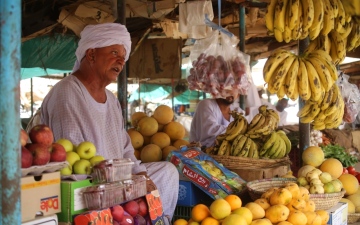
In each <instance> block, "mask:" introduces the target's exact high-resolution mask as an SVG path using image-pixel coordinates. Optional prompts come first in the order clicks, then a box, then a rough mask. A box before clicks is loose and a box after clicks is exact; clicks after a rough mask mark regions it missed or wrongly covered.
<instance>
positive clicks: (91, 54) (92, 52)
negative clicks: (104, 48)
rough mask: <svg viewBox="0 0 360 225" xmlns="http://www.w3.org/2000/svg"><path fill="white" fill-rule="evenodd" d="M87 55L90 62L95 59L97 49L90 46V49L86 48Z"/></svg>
mask: <svg viewBox="0 0 360 225" xmlns="http://www.w3.org/2000/svg"><path fill="white" fill-rule="evenodd" d="M85 57H86V59H87V60H88V61H90V62H92V61H94V59H95V49H93V48H90V49H88V50H86V52H85Z"/></svg>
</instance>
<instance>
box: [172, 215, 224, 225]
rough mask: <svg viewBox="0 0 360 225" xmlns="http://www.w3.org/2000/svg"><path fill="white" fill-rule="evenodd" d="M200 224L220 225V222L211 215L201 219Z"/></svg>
mask: <svg viewBox="0 0 360 225" xmlns="http://www.w3.org/2000/svg"><path fill="white" fill-rule="evenodd" d="M174 225H175V224H174ZM201 225H220V222H219V221H218V220H217V219H214V218H213V217H206V218H205V219H204V220H203V221H201Z"/></svg>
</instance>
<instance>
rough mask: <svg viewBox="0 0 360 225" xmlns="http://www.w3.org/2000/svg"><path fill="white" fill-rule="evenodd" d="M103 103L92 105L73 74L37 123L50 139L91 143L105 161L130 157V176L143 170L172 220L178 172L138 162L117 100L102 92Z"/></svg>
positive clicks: (56, 88)
mask: <svg viewBox="0 0 360 225" xmlns="http://www.w3.org/2000/svg"><path fill="white" fill-rule="evenodd" d="M106 95H107V100H106V102H105V103H98V102H96V101H95V100H94V99H93V98H92V96H91V95H90V93H89V92H88V91H87V89H86V88H85V86H84V85H83V84H82V83H81V82H80V81H79V80H78V79H77V78H76V77H75V76H73V75H70V76H68V77H65V78H64V79H62V80H61V81H60V82H58V83H57V84H56V85H55V86H54V87H53V88H52V89H51V90H50V92H49V93H48V95H47V96H46V97H45V99H44V101H43V103H42V106H41V123H43V124H47V125H48V126H50V127H51V129H52V131H53V133H54V139H55V140H58V139H60V138H67V139H69V140H70V141H72V143H74V144H75V145H78V144H79V143H81V142H83V141H91V142H92V143H94V144H95V146H96V148H97V153H98V154H99V155H102V156H104V157H105V158H106V159H115V158H131V159H132V161H134V162H135V165H134V166H133V171H132V172H133V174H136V173H139V172H143V171H147V174H148V175H149V176H150V178H151V179H152V180H153V181H154V183H155V184H156V186H157V188H158V189H159V192H160V196H161V200H162V203H163V208H164V214H165V215H168V216H170V218H172V216H173V213H174V210H175V207H176V203H177V198H178V190H179V173H178V171H177V169H176V168H175V166H174V165H173V164H172V163H170V162H156V163H141V162H140V161H139V160H137V159H136V158H135V156H134V149H133V147H132V145H131V140H130V137H129V135H128V134H127V132H126V130H125V129H124V122H123V116H122V112H121V106H120V103H119V101H118V99H117V98H116V97H115V96H114V94H112V93H111V92H110V91H109V90H106Z"/></svg>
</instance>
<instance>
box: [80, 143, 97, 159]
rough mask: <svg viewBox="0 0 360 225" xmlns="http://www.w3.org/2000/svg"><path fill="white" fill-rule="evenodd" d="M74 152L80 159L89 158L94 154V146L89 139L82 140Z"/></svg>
mask: <svg viewBox="0 0 360 225" xmlns="http://www.w3.org/2000/svg"><path fill="white" fill-rule="evenodd" d="M76 152H77V154H79V156H80V158H81V159H91V158H92V157H94V156H95V155H96V147H95V145H94V144H93V143H91V142H90V141H84V142H81V143H80V144H79V145H78V146H77V147H76Z"/></svg>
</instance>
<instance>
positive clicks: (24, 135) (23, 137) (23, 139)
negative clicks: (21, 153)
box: [20, 129, 29, 146]
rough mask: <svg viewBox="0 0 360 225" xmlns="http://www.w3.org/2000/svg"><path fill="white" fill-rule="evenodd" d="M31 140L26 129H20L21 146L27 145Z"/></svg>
mask: <svg viewBox="0 0 360 225" xmlns="http://www.w3.org/2000/svg"><path fill="white" fill-rule="evenodd" d="M28 140H29V135H28V133H27V132H26V131H25V130H24V129H20V143H21V146H25V145H26V143H27V142H28Z"/></svg>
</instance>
